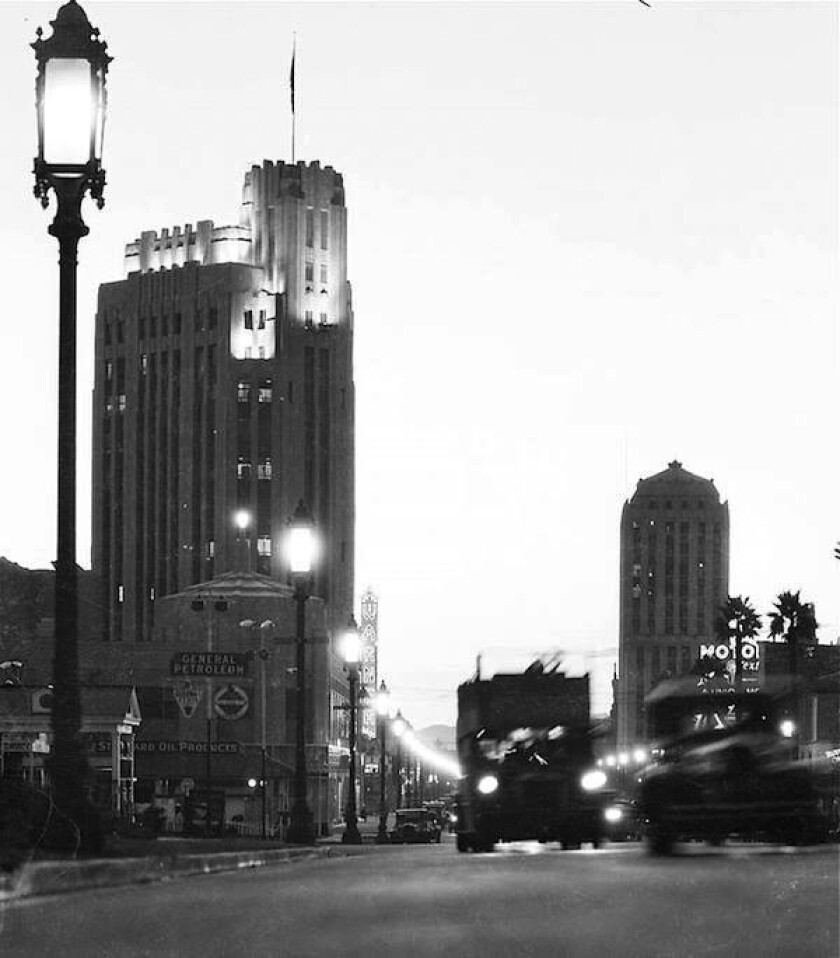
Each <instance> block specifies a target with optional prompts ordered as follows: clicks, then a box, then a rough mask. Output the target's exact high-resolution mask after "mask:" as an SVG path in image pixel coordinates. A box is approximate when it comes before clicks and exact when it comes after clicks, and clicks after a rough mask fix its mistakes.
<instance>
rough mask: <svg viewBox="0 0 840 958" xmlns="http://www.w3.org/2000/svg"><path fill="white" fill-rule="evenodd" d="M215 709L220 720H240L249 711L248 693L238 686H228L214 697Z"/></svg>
mask: <svg viewBox="0 0 840 958" xmlns="http://www.w3.org/2000/svg"><path fill="white" fill-rule="evenodd" d="M213 709H214V711H215V712H216V715H218V716H219V717H220V718H223V719H228V720H229V721H232V720H234V719H240V718H242V716H243V715H245V713H246V712H247V711H248V693H247V692H246V691H245V690H244V689H243V688H240V686H238V685H226V686H225V687H224V688H223V689H219V691H218V692H216V694H215V695H214V696H213Z"/></svg>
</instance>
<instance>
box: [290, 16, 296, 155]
mask: <svg viewBox="0 0 840 958" xmlns="http://www.w3.org/2000/svg"><path fill="white" fill-rule="evenodd" d="M296 51H297V33H293V34H292V68H291V70H290V71H289V90H290V93H291V100H292V163H294V162H295V53H296Z"/></svg>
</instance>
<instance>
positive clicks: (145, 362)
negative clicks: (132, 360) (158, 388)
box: [140, 353, 149, 376]
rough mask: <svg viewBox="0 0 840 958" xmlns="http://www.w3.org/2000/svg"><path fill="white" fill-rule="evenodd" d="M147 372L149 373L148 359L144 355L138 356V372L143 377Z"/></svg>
mask: <svg viewBox="0 0 840 958" xmlns="http://www.w3.org/2000/svg"><path fill="white" fill-rule="evenodd" d="M148 371H149V357H148V356H147V355H146V353H143V354H142V355H141V356H140V372H141V373H142V374H143V375H144V376H145V375H146V373H147V372H148Z"/></svg>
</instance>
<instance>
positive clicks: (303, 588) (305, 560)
mask: <svg viewBox="0 0 840 958" xmlns="http://www.w3.org/2000/svg"><path fill="white" fill-rule="evenodd" d="M286 541H287V556H288V560H289V572H290V574H291V578H292V583H293V585H294V587H295V602H296V604H297V618H296V628H295V653H296V654H295V666H296V674H297V725H296V737H295V780H294V797H293V801H292V810H291V816H290V819H289V832H288V836H287V838H288V840H289V841H290V842H293V843H295V844H300V845H311V844H313V842H314V841H315V826H314V823H313V820H312V812H311V810H310V808H309V805H308V804H307V801H306V779H307V772H306V674H305V668H306V600H307V599H308V598H309V589H310V588H311V585H312V571H313V567H314V563H315V557H316V552H317V541H316V538H315V528H314V523H313V521H312V516H311V515H310V514H309V510H308V509H307V508H306V505H305V504H304V502H303V500H301V501H300V502H298V504H297V508H296V509H295V512H294V515H293V516H292V518H291V519H290V520H289V531H288V533H287V540H286Z"/></svg>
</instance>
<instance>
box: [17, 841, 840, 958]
mask: <svg viewBox="0 0 840 958" xmlns="http://www.w3.org/2000/svg"><path fill="white" fill-rule="evenodd" d="M325 856H327V857H325ZM838 885H840V879H839V878H838V849H837V847H836V846H822V847H815V848H807V849H801V848H798V849H794V848H774V847H771V846H759V845H742V846H739V845H735V844H733V845H731V846H730V845H727V846H724V847H722V848H716V849H711V848H708V847H706V846H697V845H694V846H686V847H684V848H682V849H680V854H678V855H676V856H674V857H673V858H667V859H657V858H651V857H649V856H647V855H646V854H645V853H644V851H643V850H642V848H641V847H640V846H638V845H624V846H620V845H618V846H616V845H612V846H606V847H604V848H602V849H599V850H598V851H593V850H590V849H587V848H584V849H582V850H581V851H571V852H563V851H560V850H559V849H557V848H554V847H552V846H541V845H539V844H537V843H533V844H524V843H523V844H521V845H512V846H500V847H499V849H498V850H497V851H496V852H494V853H493V854H488V855H459V854H458V853H457V852H456V850H455V847H454V843H453V842H452V840H451V838H449V837H447V838H446V839H445V840H444V843H443V844H441V845H432V846H413V847H405V846H377V845H372V844H371V845H365V846H361V847H360V846H355V847H352V846H344V847H342V846H340V845H333V846H332V847H331V848H330V847H325V846H320V847H319V849H318V850H317V852H316V854H315V855H314V856H310V857H309V858H308V859H304V860H298V861H297V863H296V864H294V865H293V866H292V867H264V868H254V869H240V870H238V871H237V872H226V873H218V874H209V875H197V876H193V877H184V878H178V879H176V880H172V881H163V882H151V883H147V884H141V885H131V886H122V887H115V888H102V889H96V890H95V891H90V892H79V893H77V894H72V895H54V896H46V897H30V898H25V899H19V900H16V901H14V902H9V903H7V904H6V905H5V906H3V907H2V909H0V919H1V921H2V924H0V953H2V954H3V958H17V956H25V958H40V956H42V955H43V956H52V955H59V954H60V955H62V956H69V958H72V956H76V955H78V956H84V958H98V956H103V958H104V956H112V955H113V956H119V958H133V956H141V955H142V956H155V958H167V956H177V958H191V956H193V955H195V956H201V958H217V956H218V958H226V956H234V955H235V956H239V955H242V956H248V958H251V956H281V958H309V956H312V958H380V956H391V955H396V956H400V958H427V956H447V958H508V956H513V958H518V956H523V958H558V956H559V958H563V956H571V958H577V956H584V958H587V956H593V958H595V956H597V958H612V956H621V958H625V956H627V958H657V956H661V958H671V956H674V958H677V956H679V958H694V956H718V955H721V956H722V955H727V956H729V955H738V956H739V958H753V956H754V958H787V956H791V958H836V956H837V955H838V950H840V934H838V931H840V922H838V909H840V905H838Z"/></svg>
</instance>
